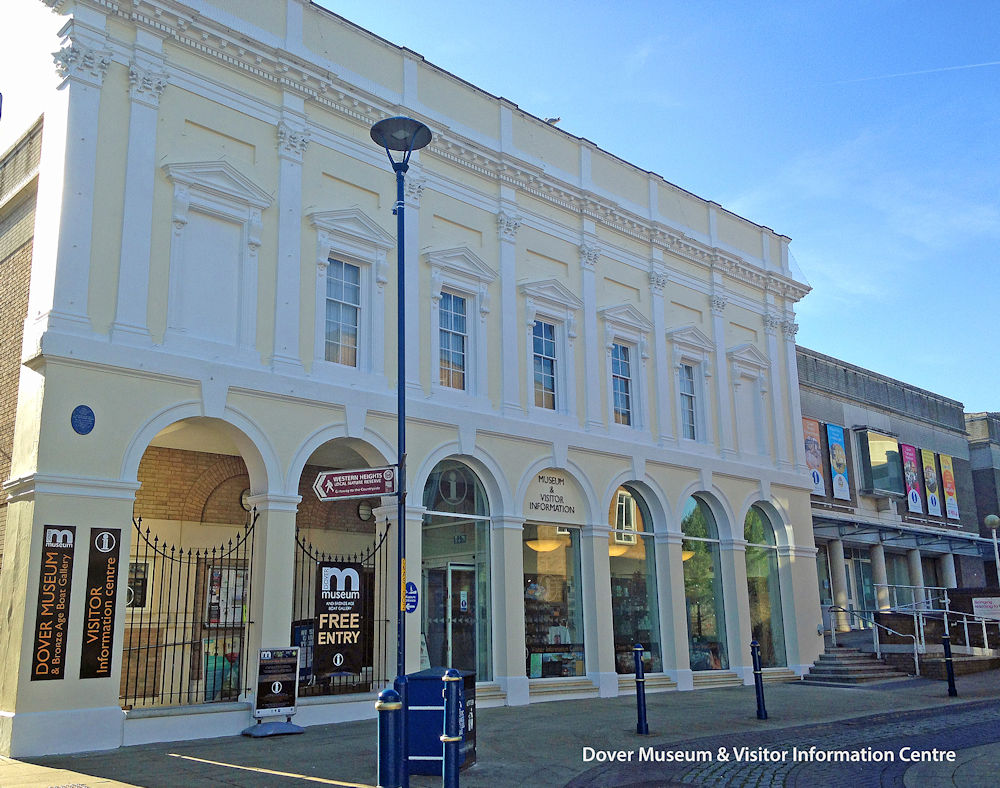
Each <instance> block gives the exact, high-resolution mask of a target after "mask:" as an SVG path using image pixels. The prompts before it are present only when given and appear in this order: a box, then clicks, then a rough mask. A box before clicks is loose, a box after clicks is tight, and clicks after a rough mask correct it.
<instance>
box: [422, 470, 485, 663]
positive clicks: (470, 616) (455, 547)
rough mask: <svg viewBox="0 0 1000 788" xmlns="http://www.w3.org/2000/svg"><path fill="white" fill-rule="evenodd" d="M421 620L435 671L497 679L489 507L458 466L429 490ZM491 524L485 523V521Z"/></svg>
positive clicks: (437, 474)
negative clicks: (451, 670)
mask: <svg viewBox="0 0 1000 788" xmlns="http://www.w3.org/2000/svg"><path fill="white" fill-rule="evenodd" d="M423 501H424V507H425V508H426V509H427V510H428V511H427V512H426V513H425V514H424V522H423V548H422V549H423V562H422V569H423V600H422V601H423V604H422V605H421V617H422V624H423V634H424V640H425V643H426V647H427V657H428V659H429V661H430V666H432V667H453V668H458V669H459V670H474V671H475V672H476V679H477V680H478V681H490V680H491V679H492V678H493V651H492V636H491V633H492V616H491V608H492V604H491V601H492V600H491V596H490V521H489V519H488V515H489V505H488V503H487V499H486V492H485V490H484V489H483V485H482V483H481V482H480V481H479V478H478V477H477V476H476V474H475V473H473V472H472V470H471V469H470V468H469V467H468V466H466V465H464V464H463V463H460V462H457V461H455V460H444V461H442V462H440V463H438V465H437V466H436V467H435V468H434V470H433V471H432V472H431V474H430V476H429V477H428V479H427V484H426V485H425V486H424V498H423ZM483 518H486V519H483Z"/></svg>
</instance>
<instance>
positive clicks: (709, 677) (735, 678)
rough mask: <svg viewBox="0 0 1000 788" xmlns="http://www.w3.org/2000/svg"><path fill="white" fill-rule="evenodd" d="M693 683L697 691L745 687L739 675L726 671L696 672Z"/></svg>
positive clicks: (693, 675)
mask: <svg viewBox="0 0 1000 788" xmlns="http://www.w3.org/2000/svg"><path fill="white" fill-rule="evenodd" d="M692 681H693V683H694V688H695V689H714V688H716V687H742V686H743V679H742V678H740V676H739V675H738V674H736V673H730V672H729V671H726V670H696V671H694V673H693V674H692Z"/></svg>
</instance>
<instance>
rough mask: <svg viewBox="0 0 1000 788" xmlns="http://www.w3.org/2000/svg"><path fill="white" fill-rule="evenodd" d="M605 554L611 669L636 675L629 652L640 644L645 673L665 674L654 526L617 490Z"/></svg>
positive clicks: (638, 501)
mask: <svg viewBox="0 0 1000 788" xmlns="http://www.w3.org/2000/svg"><path fill="white" fill-rule="evenodd" d="M609 525H610V526H611V527H612V528H613V529H614V530H613V531H612V533H610V534H609V535H608V554H609V558H610V567H611V605H612V624H613V629H614V636H615V669H616V670H617V671H618V673H635V661H634V657H633V651H632V649H633V647H634V646H635V644H636V643H641V644H642V647H643V649H644V651H643V669H644V670H645V671H649V672H659V671H661V670H663V664H662V660H661V650H660V625H659V614H658V610H657V603H656V559H655V556H654V550H653V536H652V533H650V531H651V530H652V520H651V519H650V517H649V510H648V509H647V508H646V504H645V502H644V501H643V500H642V498H640V497H639V496H638V495H634V494H633V493H632V492H631V490H629V489H627V488H625V487H619V488H618V490H617V492H616V493H615V495H614V498H612V501H611V511H610V512H609Z"/></svg>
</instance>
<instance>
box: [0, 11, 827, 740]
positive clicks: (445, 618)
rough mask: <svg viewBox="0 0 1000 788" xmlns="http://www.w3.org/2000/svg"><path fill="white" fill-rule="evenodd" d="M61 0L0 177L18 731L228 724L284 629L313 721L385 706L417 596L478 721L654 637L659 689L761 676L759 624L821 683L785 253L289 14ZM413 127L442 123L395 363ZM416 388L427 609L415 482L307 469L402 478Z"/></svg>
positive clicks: (416, 664)
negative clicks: (407, 141)
mask: <svg viewBox="0 0 1000 788" xmlns="http://www.w3.org/2000/svg"><path fill="white" fill-rule="evenodd" d="M44 2H45V4H46V5H48V6H50V7H52V8H53V10H54V11H55V12H56V13H59V14H61V15H63V16H64V17H65V19H66V26H65V28H64V29H63V35H64V37H65V38H64V41H63V42H62V44H61V48H58V47H59V46H60V45H58V42H47V41H43V42H39V46H51V47H52V48H53V49H58V51H57V52H56V55H55V59H56V64H57V67H58V69H59V72H60V74H61V77H62V82H61V85H60V88H59V90H58V91H54V92H53V94H52V95H51V96H49V97H48V106H47V109H46V111H45V114H44V117H43V119H42V120H40V121H39V123H38V124H36V125H35V126H34V127H33V128H32V129H30V130H28V131H27V132H26V134H25V136H24V138H22V140H21V141H20V142H19V143H18V144H16V145H15V146H14V147H13V148H12V149H11V150H10V151H8V153H7V154H6V155H5V157H4V160H3V162H2V163H0V167H11V168H12V169H11V170H10V171H11V172H14V170H15V169H16V168H20V170H18V172H19V173H20V174H19V176H18V177H17V178H10V179H7V180H4V181H0V183H2V184H3V193H2V196H0V222H2V224H0V236H2V238H0V248H2V249H4V250H5V252H4V253H5V254H7V256H6V257H4V258H3V261H2V263H0V273H3V275H4V276H7V275H8V274H9V275H10V276H11V277H12V279H11V281H15V280H16V281H18V282H22V283H23V284H25V285H27V287H28V290H27V291H26V292H25V294H24V297H23V298H22V299H21V301H22V302H23V304H22V305H21V306H20V307H18V308H19V309H21V310H22V312H21V313H20V314H17V315H15V316H14V317H13V318H11V317H10V316H9V315H7V314H6V313H5V315H4V320H3V322H2V323H0V326H2V328H3V330H4V331H5V332H6V333H7V334H8V336H5V337H4V340H5V341H4V347H12V346H15V347H19V348H22V350H21V353H20V356H19V357H15V356H14V355H13V354H9V355H10V356H11V357H10V358H5V359H4V360H3V362H4V363H6V365H7V366H6V367H4V370H0V371H2V372H3V374H5V375H6V376H7V378H11V379H12V380H13V379H15V376H16V399H15V393H14V391H13V390H11V389H5V390H4V391H3V405H4V410H3V411H2V412H3V413H4V414H8V416H9V417H5V420H4V421H0V440H3V441H4V451H5V452H7V453H8V454H9V456H10V459H9V468H8V469H7V470H8V473H7V479H6V481H5V482H4V492H5V495H6V499H5V503H4V506H3V509H2V515H0V516H2V518H3V519H2V522H3V523H4V526H5V527H4V530H3V531H2V532H0V533H2V535H3V536H2V539H3V541H2V542H0V551H2V569H0V607H2V609H4V610H6V611H9V613H10V615H9V616H8V623H7V625H5V627H4V628H3V631H2V632H0V655H2V660H3V662H4V664H5V665H7V666H12V667H8V668H7V669H6V670H5V671H4V672H3V674H2V675H0V752H3V753H9V754H16V755H29V754H38V753H42V752H54V751H57V750H59V751H80V750H90V749H102V748H110V747H117V746H120V745H122V744H131V743H139V742H144V741H156V740H170V739H178V738H189V737H200V736H218V735H222V734H231V733H235V732H238V731H239V730H240V729H242V728H243V727H245V726H246V725H247V724H248V722H249V720H250V713H249V709H250V706H251V704H252V703H253V702H255V701H257V700H259V698H256V696H255V693H256V691H257V689H256V685H255V684H254V680H253V677H254V676H255V675H256V664H257V655H258V653H259V650H260V649H261V648H280V647H287V646H289V645H298V646H300V648H301V650H302V654H301V656H302V660H301V662H300V670H299V681H300V701H299V710H298V714H297V716H296V721H297V722H300V723H303V724H312V723H320V722H331V721H337V720H341V719H356V718H360V717H366V716H371V715H372V714H373V708H372V701H373V699H374V693H375V692H377V691H378V689H380V688H381V687H382V686H385V684H386V682H391V679H392V674H393V673H394V668H393V665H392V664H391V663H392V659H391V656H389V655H392V654H394V653H395V632H396V616H397V615H404V616H405V621H404V631H405V637H406V640H407V666H406V667H407V670H408V671H414V670H418V669H419V668H421V667H422V666H428V665H430V666H443V665H449V666H454V667H458V668H461V669H465V670H468V671H471V672H474V673H475V678H476V681H477V702H479V703H480V704H481V705H482V704H490V703H493V704H501V703H506V704H510V705H520V704H525V703H529V702H535V701H539V700H547V699H556V698H569V697H587V696H600V697H611V696H615V695H617V694H619V692H623V691H629V690H630V688H633V687H634V675H633V671H634V668H633V662H632V647H633V645H634V644H635V643H637V642H638V643H641V644H643V646H644V660H645V670H646V673H647V675H648V676H649V683H648V684H647V686H648V687H649V688H650V689H657V688H659V689H674V688H676V689H681V690H687V689H692V688H698V687H708V686H719V685H726V684H738V683H749V682H752V672H751V659H750V642H751V640H753V639H756V640H757V641H758V642H760V643H761V646H762V651H763V657H764V663H765V666H766V667H765V669H766V671H767V672H768V674H769V675H770V676H772V677H792V676H794V675H797V674H801V673H803V672H804V671H805V670H806V669H807V668H808V666H809V665H810V664H811V663H812V662H813V660H814V659H815V657H816V656H817V654H818V652H819V651H820V649H821V647H822V639H821V638H820V637H819V636H818V633H817V626H818V624H819V599H818V593H817V589H818V583H817V561H816V551H815V547H814V544H813V528H812V524H811V520H810V495H809V488H808V486H807V484H806V482H805V481H804V480H806V479H807V478H808V476H807V469H806V458H805V445H804V441H803V434H802V414H801V412H800V404H799V381H798V378H797V373H796V357H795V353H796V351H795V342H794V338H795V332H796V330H797V326H796V324H795V313H794V305H795V303H796V301H798V300H799V299H801V298H802V297H803V296H804V295H805V294H806V293H807V292H808V286H807V285H805V284H804V283H803V282H802V281H801V277H799V276H797V275H796V274H795V273H794V271H793V267H792V266H791V265H790V258H789V251H788V243H789V239H788V238H786V237H784V236H781V235H779V234H776V233H775V232H773V231H772V230H770V229H768V228H766V227H763V226H761V225H757V224H754V223H752V222H750V221H748V220H746V219H743V218H741V217H739V216H737V215H735V214H733V213H731V212H729V211H726V210H724V209H723V208H722V207H721V206H719V205H718V204H716V203H713V202H711V201H708V200H704V199H701V198H699V197H696V196H694V195H692V194H690V193H689V192H686V191H684V190H683V189H680V188H678V187H676V186H674V185H672V184H670V183H668V182H667V181H665V180H664V179H663V178H662V177H660V176H658V175H655V174H652V173H649V172H645V171H642V170H639V169H637V168H636V167H634V166H632V165H630V164H628V163H626V162H624V161H622V160H620V159H618V158H616V157H615V156H613V155H611V154H609V153H607V152H605V151H603V150H601V149H599V148H598V147H597V146H595V145H594V144H593V143H591V142H589V141H587V140H586V139H583V138H579V137H575V136H572V135H571V134H568V133H566V132H564V131H562V130H560V129H558V128H556V127H554V126H553V125H552V124H549V123H546V122H544V121H542V120H540V119H538V118H535V117H533V116H531V115H529V114H528V113H526V112H524V111H523V110H521V109H519V108H518V107H517V106H516V105H515V104H513V103H512V102H510V101H508V100H506V99H503V98H497V97H494V96H492V95H489V94H487V93H485V92H483V91H481V90H479V89H477V88H475V87H474V86H472V85H470V84H468V83H466V82H464V81H462V80H461V79H459V78H457V77H455V76H453V75H451V74H449V73H447V72H445V71H443V70H441V69H439V68H437V67H435V66H433V65H432V64H430V63H428V62H426V61H425V60H424V59H423V58H422V57H420V56H419V55H417V54H415V53H414V52H412V51H410V50H407V49H404V48H400V47H398V46H395V45H393V44H390V43H389V42H386V41H384V40H382V39H380V38H378V37H377V36H374V35H373V34H371V33H369V32H367V31H365V30H362V29H360V28H358V27H356V26H355V25H353V24H351V23H350V22H348V21H346V20H344V19H342V18H340V17H338V16H336V15H334V14H332V13H330V12H327V11H325V10H323V9H321V8H319V7H318V6H315V5H312V4H310V3H308V2H304V1H303V0H244V1H243V2H240V3H232V2H226V1H225V0H186V2H181V1H180V0H143V2H141V3H137V4H133V5H132V6H129V7H128V8H125V7H123V6H118V5H115V4H108V3H105V2H100V1H99V0H44ZM394 115H409V116H412V117H415V118H417V119H419V120H421V121H422V122H424V123H426V124H427V126H428V127H429V128H430V129H431V131H432V133H433V139H432V141H431V143H430V145H429V146H428V147H427V148H425V149H423V150H421V151H419V152H418V153H415V154H414V156H413V159H412V161H411V166H410V171H409V173H408V174H407V178H406V193H405V210H406V217H407V221H406V231H405V238H404V239H403V242H404V244H405V248H406V253H407V259H408V265H407V268H406V271H405V293H406V307H407V308H406V324H405V326H404V329H405V332H406V335H407V337H408V342H407V345H406V370H407V373H406V379H405V380H403V381H397V380H396V377H395V372H394V370H395V360H396V343H395V335H396V324H395V317H394V316H395V313H396V310H395V305H396V290H397V288H396V282H395V267H394V266H393V265H391V264H390V261H392V259H393V257H394V256H395V251H396V237H395V233H394V225H395V221H394V218H393V216H392V209H393V204H394V200H395V194H394V186H395V183H394V178H393V175H392V172H391V170H390V169H389V167H388V166H387V162H386V158H385V152H384V151H383V150H382V149H380V148H379V147H377V146H375V145H374V144H373V143H372V142H371V140H370V138H369V130H370V127H371V125H372V124H373V123H374V122H375V121H378V120H380V119H383V118H386V117H390V116H394ZM0 171H2V170H0ZM26 217H30V218H26ZM3 239H6V242H4V240H3ZM11 250H13V251H11ZM15 263H16V266H15ZM14 274H17V276H14ZM18 277H20V278H18ZM5 281H6V280H5ZM16 302H17V299H12V300H11V303H16ZM7 309H8V306H7V305H5V310H7ZM22 317H23V318H24V322H23V331H22V324H21V323H20V320H21V318H22ZM5 379H6V378H5ZM399 384H401V385H403V386H404V387H405V391H406V397H407V403H408V404H407V409H408V424H407V448H408V453H407V473H406V479H407V484H408V488H407V506H406V523H405V526H406V531H405V533H406V566H407V574H406V579H407V580H408V581H409V582H410V583H412V585H413V589H412V593H411V595H410V596H409V598H408V600H407V604H406V606H405V609H406V611H407V612H399V608H400V607H401V606H402V605H401V604H397V600H399V596H398V594H399V591H398V588H397V583H398V580H399V578H398V577H397V572H396V559H397V556H396V553H395V537H396V528H397V525H398V524H397V523H395V522H393V521H394V520H395V517H396V515H395V511H396V510H395V499H393V498H392V497H388V496H386V497H381V496H377V495H375V496H371V497H368V498H361V499H352V500H339V501H323V500H320V497H319V496H318V494H317V489H316V481H317V478H318V477H319V475H320V474H321V473H322V472H324V471H328V470H335V469H368V468H373V469H381V468H387V467H389V466H391V465H392V464H393V463H394V462H395V456H396V445H395V436H396V418H395V402H396V386H397V385H399ZM15 401H16V409H15V406H14V404H13V403H14V402H15ZM324 569H325V571H323V570H324ZM348 571H351V572H354V573H355V576H356V577H358V578H360V580H359V582H361V584H362V586H363V589H364V591H363V601H362V607H361V608H360V610H361V612H360V614H359V615H360V616H361V618H360V620H361V621H362V622H363V627H362V629H363V631H359V632H360V634H359V635H357V636H354V637H356V639H357V646H358V654H359V655H360V656H359V660H360V661H359V662H358V666H357V667H353V668H351V669H346V666H344V665H341V664H340V663H337V662H334V663H333V664H332V665H331V664H327V662H326V661H325V660H326V657H325V656H324V655H325V654H326V652H325V651H324V650H323V648H322V647H323V646H324V645H325V641H327V640H329V639H330V637H332V636H331V635H330V634H329V633H328V632H325V631H323V629H322V624H320V623H318V620H319V618H320V616H318V615H317V611H318V609H319V607H320V605H321V603H322V600H323V598H324V597H323V591H322V590H321V588H320V586H321V585H322V584H323V583H328V582H329V579H330V577H332V576H343V573H345V572H348ZM336 573H341V574H340V575H336ZM327 620H329V619H327ZM337 637H343V636H342V635H338V636H337ZM340 668H345V669H340ZM52 726H58V729H59V730H61V731H64V732H65V735H61V736H60V738H59V740H58V741H57V742H55V743H53V742H52V740H51V735H50V732H51V730H53V727H52Z"/></svg>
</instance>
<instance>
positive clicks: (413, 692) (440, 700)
mask: <svg viewBox="0 0 1000 788" xmlns="http://www.w3.org/2000/svg"><path fill="white" fill-rule="evenodd" d="M445 670H447V668H428V669H427V670H421V671H420V672H419V673H410V674H409V675H408V676H407V681H408V684H407V692H408V697H409V704H408V705H409V709H408V710H407V715H406V732H407V733H406V735H407V738H408V739H409V742H410V752H409V763H410V774H436V775H440V774H441V773H442V770H443V765H444V744H442V742H441V734H442V732H443V731H444V682H443V681H442V680H441V677H442V676H444V672H445ZM458 673H459V675H460V676H461V677H462V684H461V689H460V691H459V693H458V699H459V704H460V708H459V720H460V727H459V729H460V731H461V733H462V743H461V744H460V745H459V751H458V763H459V766H460V767H461V768H462V769H463V770H464V769H468V768H469V767H470V766H472V764H474V763H475V762H476V673H475V671H472V670H460V671H458Z"/></svg>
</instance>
